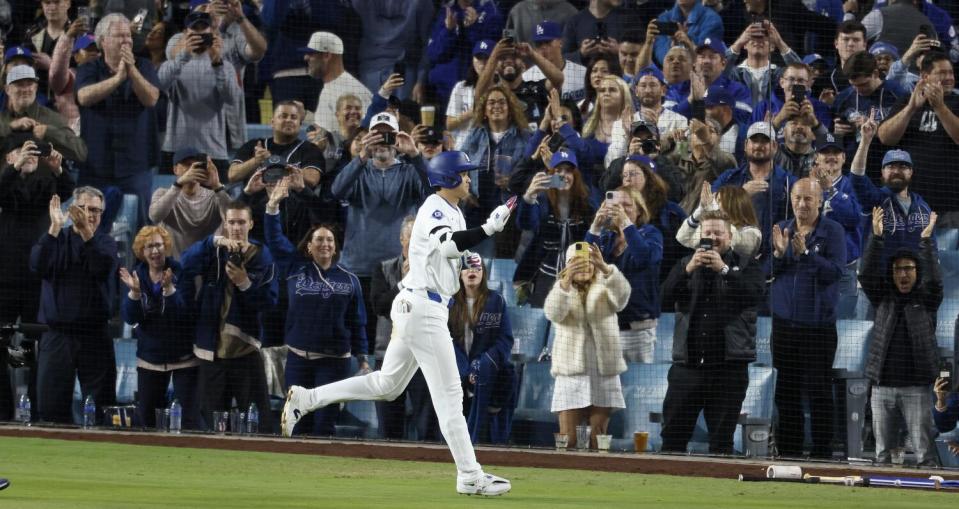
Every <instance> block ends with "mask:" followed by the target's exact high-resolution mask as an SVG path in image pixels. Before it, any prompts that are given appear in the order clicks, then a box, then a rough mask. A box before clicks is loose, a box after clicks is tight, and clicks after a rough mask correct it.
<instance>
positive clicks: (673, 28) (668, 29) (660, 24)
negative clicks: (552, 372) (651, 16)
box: [656, 21, 679, 37]
mask: <svg viewBox="0 0 959 509" xmlns="http://www.w3.org/2000/svg"><path fill="white" fill-rule="evenodd" d="M656 28H658V29H659V35H665V36H666V37H672V36H674V35H676V32H678V31H679V23H676V22H675V21H657V22H656Z"/></svg>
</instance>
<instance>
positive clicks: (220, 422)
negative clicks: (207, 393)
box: [213, 412, 230, 435]
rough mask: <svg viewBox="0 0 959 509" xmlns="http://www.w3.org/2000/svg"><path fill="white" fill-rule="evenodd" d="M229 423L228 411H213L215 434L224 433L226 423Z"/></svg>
mask: <svg viewBox="0 0 959 509" xmlns="http://www.w3.org/2000/svg"><path fill="white" fill-rule="evenodd" d="M229 423H230V412H213V431H214V432H216V433H217V434H220V435H222V434H224V433H226V428H227V425H228V424H229Z"/></svg>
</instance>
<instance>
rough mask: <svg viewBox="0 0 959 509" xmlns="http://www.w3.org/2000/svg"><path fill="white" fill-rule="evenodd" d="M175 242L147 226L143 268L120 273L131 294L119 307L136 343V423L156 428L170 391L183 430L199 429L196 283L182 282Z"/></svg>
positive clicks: (142, 237) (141, 237)
mask: <svg viewBox="0 0 959 509" xmlns="http://www.w3.org/2000/svg"><path fill="white" fill-rule="evenodd" d="M172 252H173V238H172V237H171V236H170V233H169V232H168V231H166V230H165V229H163V227H160V226H144V227H143V228H142V229H140V231H139V233H137V236H136V237H135V238H134V239H133V254H134V255H135V256H136V258H137V260H139V263H137V265H136V266H135V267H134V268H133V270H132V271H129V270H127V269H126V268H120V280H121V281H123V284H124V285H126V287H127V290H128V291H127V293H126V295H125V296H124V297H123V300H122V302H121V303H120V316H121V317H122V318H123V321H124V322H126V323H128V324H130V325H135V326H136V327H134V329H133V335H134V336H135V337H136V338H137V410H136V411H137V418H138V420H139V422H141V423H143V424H144V425H145V426H147V427H155V426H156V414H155V413H154V410H156V409H157V408H166V407H167V405H168V402H167V400H166V394H167V387H169V386H170V379H171V378H172V379H173V398H174V399H177V400H179V401H180V405H181V407H182V411H183V420H182V426H183V429H196V428H197V422H196V417H197V413H196V411H197V406H196V405H197V400H196V390H197V389H196V388H197V366H198V365H199V364H200V360H199V359H197V358H196V357H195V356H194V355H193V335H192V334H190V332H189V331H192V330H193V322H192V319H191V312H192V310H193V309H195V304H194V303H193V299H192V296H193V286H194V285H193V282H192V281H186V280H183V281H181V280H180V275H181V271H182V267H181V266H180V263H179V262H177V261H176V260H174V259H173V257H172V256H170V254H171V253H172Z"/></svg>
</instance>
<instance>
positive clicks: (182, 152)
mask: <svg viewBox="0 0 959 509" xmlns="http://www.w3.org/2000/svg"><path fill="white" fill-rule="evenodd" d="M201 155H204V154H203V152H202V151H200V150H199V149H197V148H196V147H180V148H178V149H176V152H174V153H173V164H180V163H181V162H183V161H185V160H187V159H190V158H196V157H197V156H201Z"/></svg>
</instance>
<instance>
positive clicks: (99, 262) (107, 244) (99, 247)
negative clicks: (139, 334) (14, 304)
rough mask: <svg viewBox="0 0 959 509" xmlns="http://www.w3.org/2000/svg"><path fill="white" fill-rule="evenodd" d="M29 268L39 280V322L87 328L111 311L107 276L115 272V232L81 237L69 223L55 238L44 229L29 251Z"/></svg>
mask: <svg viewBox="0 0 959 509" xmlns="http://www.w3.org/2000/svg"><path fill="white" fill-rule="evenodd" d="M30 270H31V271H33V272H35V273H37V274H39V276H40V277H41V278H42V280H43V282H42V285H41V288H40V313H39V317H38V319H39V321H40V323H45V324H47V325H49V326H50V327H51V328H64V327H70V328H73V329H78V328H86V329H91V330H99V329H101V328H103V327H105V326H106V324H107V321H108V320H109V319H110V316H111V315H112V313H111V302H113V301H112V298H111V293H112V292H111V291H110V280H111V278H112V277H113V276H114V274H116V271H117V243H116V242H115V241H114V240H113V237H110V236H109V235H106V234H104V233H97V234H95V235H94V236H93V238H91V239H90V240H89V241H87V242H84V241H83V237H80V235H79V234H77V233H76V232H74V231H73V227H72V226H68V227H66V228H64V229H62V230H60V234H59V235H57V236H56V237H51V236H50V234H49V233H44V234H43V235H42V236H41V237H40V240H39V241H37V243H36V244H35V245H34V246H33V249H31V250H30ZM26 319H27V320H29V319H30V317H26Z"/></svg>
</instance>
